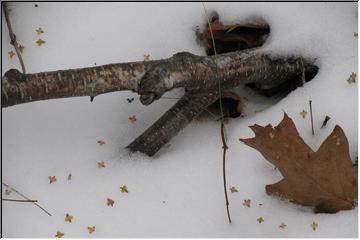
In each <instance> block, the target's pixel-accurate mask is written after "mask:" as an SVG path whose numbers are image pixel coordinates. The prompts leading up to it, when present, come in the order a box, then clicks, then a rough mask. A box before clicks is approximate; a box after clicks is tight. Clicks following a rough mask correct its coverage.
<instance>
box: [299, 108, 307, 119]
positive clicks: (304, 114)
mask: <svg viewBox="0 0 360 240" xmlns="http://www.w3.org/2000/svg"><path fill="white" fill-rule="evenodd" d="M299 114H300V116H302V118H305V117H306V115H307V111H305V110H302V112H300V113H299Z"/></svg>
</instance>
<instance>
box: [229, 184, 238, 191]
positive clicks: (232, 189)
mask: <svg viewBox="0 0 360 240" xmlns="http://www.w3.org/2000/svg"><path fill="white" fill-rule="evenodd" d="M230 192H232V193H236V192H238V190H237V188H236V187H235V186H232V187H231V188H230Z"/></svg>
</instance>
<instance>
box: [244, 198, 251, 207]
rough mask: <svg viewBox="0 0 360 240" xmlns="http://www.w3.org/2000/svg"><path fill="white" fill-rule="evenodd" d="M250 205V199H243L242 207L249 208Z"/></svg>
mask: <svg viewBox="0 0 360 240" xmlns="http://www.w3.org/2000/svg"><path fill="white" fill-rule="evenodd" d="M250 204H251V200H250V199H245V200H244V202H243V206H245V207H250Z"/></svg>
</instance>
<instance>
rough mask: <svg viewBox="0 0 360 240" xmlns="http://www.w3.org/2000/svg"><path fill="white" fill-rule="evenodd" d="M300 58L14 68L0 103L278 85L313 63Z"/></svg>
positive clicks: (237, 55)
mask: <svg viewBox="0 0 360 240" xmlns="http://www.w3.org/2000/svg"><path fill="white" fill-rule="evenodd" d="M301 61H302V59H300V58H271V57H270V56H269V55H265V54H257V53H254V52H251V51H241V52H231V53H226V54H219V55H216V56H206V57H201V56H196V55H193V54H191V53H187V52H183V53H177V54H175V55H174V56H172V57H171V58H168V59H163V60H156V61H150V62H132V63H119V64H109V65H103V66H96V67H88V68H81V69H70V70H60V71H52V72H42V73H35V74H22V73H20V72H19V71H18V70H15V69H11V70H9V71H7V72H6V73H5V75H4V76H3V78H2V88H1V104H2V107H8V106H12V105H16V104H20V103H26V102H32V101H38V100H45V99H55V98H66V97H76V96H90V97H95V96H97V95H99V94H102V93H108V92H113V91H122V90H131V91H134V92H137V93H139V94H140V95H141V98H140V100H141V102H142V103H143V104H145V105H148V104H150V103H152V102H153V101H154V100H155V99H159V98H160V97H161V96H162V95H163V94H164V93H165V92H166V91H169V90H171V89H173V88H179V87H184V88H186V89H188V90H192V91H198V92H209V91H210V90H212V89H214V88H215V87H216V86H217V84H218V81H220V82H221V86H222V88H224V89H231V88H234V87H236V86H237V85H239V84H245V83H258V84H260V85H261V86H263V87H265V88H266V86H274V85H278V84H280V83H281V82H283V81H286V80H287V79H288V78H289V77H293V76H294V74H299V73H301V72H302V71H303V69H304V70H305V71H306V72H308V71H313V70H314V68H316V67H315V66H313V65H312V64H311V63H310V62H308V61H305V60H303V65H302V64H301ZM303 67H304V68H303Z"/></svg>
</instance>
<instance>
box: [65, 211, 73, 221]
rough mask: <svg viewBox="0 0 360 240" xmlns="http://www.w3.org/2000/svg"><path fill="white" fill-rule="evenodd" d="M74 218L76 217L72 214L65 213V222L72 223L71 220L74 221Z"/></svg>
mask: <svg viewBox="0 0 360 240" xmlns="http://www.w3.org/2000/svg"><path fill="white" fill-rule="evenodd" d="M73 218H74V217H73V216H71V215H70V214H68V213H67V214H66V215H65V222H69V223H71V221H72V219H73Z"/></svg>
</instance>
